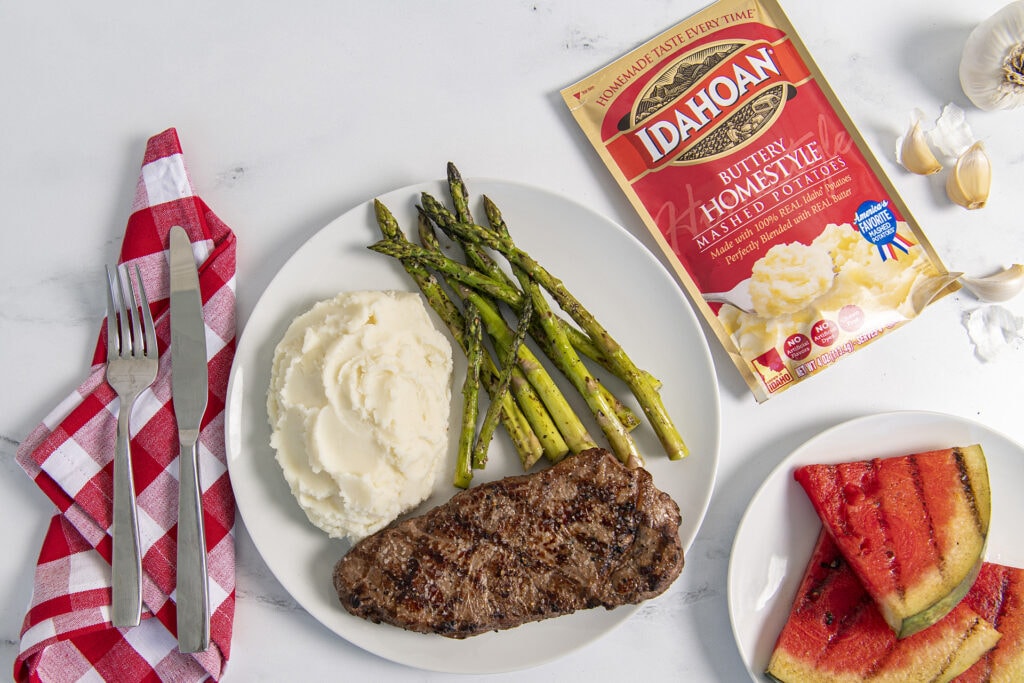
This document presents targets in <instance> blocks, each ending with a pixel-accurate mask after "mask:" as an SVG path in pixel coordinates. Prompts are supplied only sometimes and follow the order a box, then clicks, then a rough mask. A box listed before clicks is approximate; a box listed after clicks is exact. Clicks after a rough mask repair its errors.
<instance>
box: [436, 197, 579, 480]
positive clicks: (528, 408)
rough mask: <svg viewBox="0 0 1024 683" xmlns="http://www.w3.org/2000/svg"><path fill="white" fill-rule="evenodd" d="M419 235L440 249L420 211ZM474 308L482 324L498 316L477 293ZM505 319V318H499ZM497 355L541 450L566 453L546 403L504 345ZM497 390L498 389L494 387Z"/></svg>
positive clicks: (551, 454) (558, 454)
mask: <svg viewBox="0 0 1024 683" xmlns="http://www.w3.org/2000/svg"><path fill="white" fill-rule="evenodd" d="M418 231H419V236H420V241H421V242H422V243H423V246H424V248H426V249H428V250H430V251H432V252H435V253H440V251H441V245H440V244H439V243H438V241H437V236H436V235H435V234H434V232H433V230H432V229H431V227H430V223H429V221H428V220H427V218H426V216H424V215H423V214H422V213H421V214H420V215H419V227H418ZM455 285H456V287H457V288H458V287H461V285H459V284H458V283H455ZM465 292H466V289H465V288H464V287H462V289H460V295H461V296H462V297H463V300H465ZM473 304H474V307H475V308H476V310H477V311H478V312H480V313H482V314H484V313H485V314H486V315H484V321H485V325H487V326H490V324H491V319H492V318H493V316H495V315H496V316H498V317H499V318H500V317H501V316H500V314H499V313H498V312H497V311H494V310H493V306H492V305H491V303H490V301H489V300H487V299H486V298H485V297H480V296H477V297H475V299H474V301H473ZM502 322H504V319H502ZM498 351H499V358H498V361H499V362H500V363H502V364H503V365H508V366H511V367H510V371H511V373H512V376H511V387H512V395H513V397H514V400H515V401H516V402H517V404H518V405H519V408H520V410H521V411H522V413H523V416H524V417H525V418H526V420H527V422H529V423H530V426H531V429H532V430H533V433H534V434H535V435H536V436H537V439H538V440H539V441H540V443H541V446H542V448H543V451H544V454H545V455H546V456H547V457H548V459H549V460H561V459H562V458H563V457H564V456H565V454H566V453H567V452H568V451H569V447H568V446H567V445H566V443H565V439H563V438H562V435H561V434H560V433H559V431H558V427H557V426H556V424H555V422H554V421H553V419H552V416H551V415H550V414H549V413H548V410H547V408H546V407H545V401H544V400H543V399H542V398H541V397H540V396H539V395H538V393H537V391H536V390H535V389H534V387H533V386H532V385H531V384H530V383H529V382H528V381H527V379H526V377H525V376H524V375H523V371H522V370H521V369H520V368H519V367H516V363H515V361H514V360H512V361H510V360H509V359H508V358H506V357H503V356H502V351H503V349H500V348H499V349H498ZM503 374H504V371H499V376H500V375H503ZM496 390H497V389H496ZM491 400H492V401H494V400H495V396H494V394H493V393H492V395H491ZM533 464H534V461H530V462H528V463H527V462H525V461H524V466H525V467H527V468H529V467H531V466H532V465H533Z"/></svg>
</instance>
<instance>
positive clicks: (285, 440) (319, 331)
mask: <svg viewBox="0 0 1024 683" xmlns="http://www.w3.org/2000/svg"><path fill="white" fill-rule="evenodd" d="M451 376H452V349H451V344H450V343H449V342H448V340H447V338H446V337H444V336H443V335H442V334H441V333H440V332H438V331H437V329H436V328H435V327H434V325H433V324H432V322H431V320H430V317H429V316H428V314H427V311H426V309H425V307H424V305H423V302H422V300H421V299H420V296H419V295H418V294H414V293H410V292H391V291H368V292H348V293H342V294H339V295H338V296H337V297H335V298H333V299H330V300H327V301H321V302H319V303H317V304H316V305H314V306H313V308H312V309H310V310H309V311H308V312H306V313H304V314H302V315H300V316H299V317H298V318H296V319H295V320H294V321H293V322H292V323H291V325H290V326H289V328H288V330H287V332H285V335H284V337H283V338H282V339H281V341H280V343H279V344H278V346H277V349H276V350H275V353H274V361H273V368H272V372H271V380H270V389H269V392H268V395H267V413H268V417H269V421H270V426H271V429H272V435H271V439H270V445H271V446H272V447H273V448H274V449H275V451H276V457H277V462H278V463H279V464H280V466H281V469H282V471H283V473H284V477H285V479H286V480H287V482H288V485H289V487H290V488H291V492H292V495H294V496H295V498H296V500H297V501H298V503H299V505H300V506H301V507H302V509H303V510H304V511H305V513H306V516H307V517H308V518H309V520H310V521H311V522H312V523H313V524H315V525H316V526H317V527H319V528H320V529H323V530H324V531H326V532H327V533H328V534H329V535H330V536H331V537H334V538H349V539H351V540H353V541H356V540H359V539H361V538H363V537H365V536H368V535H370V534H372V533H373V532H375V531H377V530H379V529H381V528H383V527H384V526H386V525H387V524H388V523H389V522H391V521H392V520H394V519H395V518H396V517H398V515H400V514H401V513H403V512H405V511H407V510H409V509H411V508H412V507H414V506H416V505H418V504H419V503H420V502H422V501H423V500H424V499H426V498H427V497H428V496H429V495H430V493H431V491H432V489H433V486H434V482H435V480H436V477H437V473H438V471H439V469H440V465H441V463H442V462H443V461H444V460H445V456H446V454H447V451H448V425H449V412H450V408H451Z"/></svg>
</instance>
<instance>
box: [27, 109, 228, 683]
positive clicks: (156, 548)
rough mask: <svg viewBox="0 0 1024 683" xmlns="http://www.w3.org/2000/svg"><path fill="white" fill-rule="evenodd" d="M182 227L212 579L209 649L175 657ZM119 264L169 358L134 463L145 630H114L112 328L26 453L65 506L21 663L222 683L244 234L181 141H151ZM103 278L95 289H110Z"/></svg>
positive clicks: (137, 438)
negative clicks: (174, 367)
mask: <svg viewBox="0 0 1024 683" xmlns="http://www.w3.org/2000/svg"><path fill="white" fill-rule="evenodd" d="M174 225H181V226H182V227H184V228H185V230H186V232H187V233H188V235H189V237H190V238H191V240H192V248H193V251H194V252H195V255H196V261H197V263H199V264H200V265H199V284H200V288H201V289H202V298H203V313H204V314H205V317H206V344H207V357H208V364H209V377H210V395H209V404H208V408H207V411H206V417H205V418H204V420H203V426H202V431H201V433H200V438H199V443H200V450H199V452H200V465H199V467H200V477H201V483H202V488H203V504H204V506H205V523H206V544H207V551H208V553H209V555H208V567H209V571H210V609H211V614H212V620H211V625H210V628H211V641H212V644H211V646H210V649H208V650H207V651H206V652H201V653H197V654H194V655H193V654H182V653H180V652H178V649H177V647H178V646H177V639H176V635H175V634H176V630H177V624H176V620H177V618H176V613H175V604H174V597H175V594H174V588H175V557H176V548H175V538H176V525H177V513H178V436H177V426H176V423H175V419H174V413H173V410H172V403H171V354H170V348H169V344H170V337H171V332H170V313H169V311H170V303H169V299H168V284H169V283H168V279H169V275H168V262H169V261H168V251H167V248H168V247H167V245H168V233H169V231H170V229H171V226H174ZM119 263H122V264H126V265H127V266H129V267H131V268H132V269H133V270H134V267H135V264H138V266H139V268H140V269H141V271H142V277H143V279H144V281H145V287H146V292H147V294H148V295H149V296H150V302H151V307H152V311H153V318H154V320H155V322H156V334H157V343H158V346H159V349H160V369H159V373H158V375H157V379H156V382H155V383H154V384H153V386H152V387H151V388H150V389H148V390H146V391H145V392H144V393H143V394H142V396H141V397H140V398H139V400H138V402H137V403H136V405H135V410H134V412H133V414H132V420H131V429H132V434H131V444H132V464H133V466H134V473H135V486H136V491H137V493H138V508H139V528H140V533H141V537H142V553H143V559H142V569H143V587H142V598H143V603H144V604H143V615H142V623H141V624H140V625H139V626H137V627H135V628H130V629H117V628H114V627H113V626H112V625H111V623H110V602H111V589H110V583H111V579H110V558H111V537H110V527H111V514H112V508H113V505H112V500H113V499H112V493H111V492H112V472H113V465H112V461H113V457H114V442H115V435H116V431H117V411H118V403H119V401H118V399H117V396H116V394H115V393H114V391H113V390H112V389H111V388H110V386H109V385H108V384H107V383H106V380H105V378H104V375H105V360H106V332H105V327H104V326H103V325H102V324H100V328H101V332H100V338H99V342H98V343H97V346H96V353H95V355H94V357H93V365H92V369H91V371H90V372H89V376H88V378H87V379H86V380H85V382H84V383H83V384H82V385H81V386H80V387H79V388H78V390H77V391H75V392H74V393H73V394H71V396H69V397H68V398H67V399H66V400H65V401H64V402H62V403H61V404H60V405H59V406H57V408H56V409H55V410H54V411H53V412H52V413H50V415H49V416H48V417H47V418H45V419H44V420H43V424H41V425H40V426H39V427H37V428H36V429H35V431H33V432H32V433H31V434H30V435H29V436H28V438H27V439H26V440H25V441H24V443H22V444H21V447H20V448H19V449H18V462H19V463H20V464H21V466H22V467H23V468H24V469H25V471H26V472H27V473H28V475H29V476H30V477H31V478H32V479H33V480H34V481H35V482H36V484H38V485H39V487H40V488H41V489H42V490H43V491H44V492H45V493H46V495H47V496H49V497H50V498H51V499H52V500H53V502H54V503H55V504H56V505H57V508H58V510H59V514H57V515H56V516H54V518H53V520H52V521H51V522H50V526H49V529H48V530H47V533H46V538H45V539H44V540H43V546H42V551H41V552H40V555H39V562H38V565H37V567H36V574H35V586H34V590H33V595H32V602H31V605H30V607H29V610H28V613H27V614H26V616H25V622H24V625H23V626H22V634H21V650H20V653H19V655H18V658H17V660H16V661H15V663H14V677H15V679H16V680H19V681H26V680H27V681H79V680H98V679H104V680H109V681H118V682H130V681H154V680H173V681H201V680H208V679H213V680H218V679H220V677H221V675H222V673H223V671H224V666H225V664H226V662H227V660H228V656H229V654H230V650H231V628H232V622H233V618H234V612H235V551H234V523H235V501H234V496H233V494H232V492H231V483H230V481H229V479H228V473H227V467H226V460H225V449H224V401H225V397H226V394H227V385H228V373H229V371H230V369H231V360H232V358H233V356H234V352H235V291H234V288H235V236H234V234H233V233H232V232H231V230H230V229H229V228H228V227H227V226H226V225H225V224H224V223H222V222H221V221H220V219H218V218H217V217H216V216H215V215H214V214H213V212H212V211H210V209H209V208H208V207H207V206H206V204H205V203H204V202H203V201H202V200H201V199H200V198H199V197H197V196H196V195H195V193H194V192H193V189H192V184H191V181H190V180H189V177H188V174H187V172H186V170H185V163H184V161H183V157H182V153H181V146H180V143H179V142H178V135H177V132H176V131H175V130H174V129H173V128H172V129H169V130H166V131H164V132H163V133H160V134H159V135H157V136H155V137H153V138H151V139H150V140H149V142H148V144H147V146H146V154H145V158H144V159H143V165H142V172H141V174H140V176H139V183H138V186H137V188H136V192H135V201H134V203H133V205H132V215H131V217H130V218H129V220H128V227H127V229H126V231H125V236H124V242H123V243H122V246H121V255H120V258H119ZM105 286H106V285H105V280H104V276H103V273H102V272H98V273H97V274H96V289H97V290H102V288H104V287H105Z"/></svg>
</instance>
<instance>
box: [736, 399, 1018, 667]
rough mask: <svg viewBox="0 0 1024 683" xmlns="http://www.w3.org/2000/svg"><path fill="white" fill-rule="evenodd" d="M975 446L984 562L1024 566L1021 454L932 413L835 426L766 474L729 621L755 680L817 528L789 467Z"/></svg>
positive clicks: (747, 529) (745, 534) (751, 509)
mask: <svg viewBox="0 0 1024 683" xmlns="http://www.w3.org/2000/svg"><path fill="white" fill-rule="evenodd" d="M974 443H979V444H981V445H982V448H984V450H985V457H986V461H987V462H988V472H989V481H990V482H991V486H992V520H991V523H990V525H989V537H988V539H989V540H988V551H987V554H986V559H987V560H989V561H990V562H998V563H1000V564H1007V565H1010V566H1015V567H1024V545H1022V544H1021V543H1020V530H1019V529H1014V526H1015V525H1018V526H1019V523H1020V520H1022V519H1024V497H1022V496H1021V495H1020V491H1021V487H1024V448H1021V446H1019V445H1017V444H1016V443H1014V442H1013V441H1011V440H1010V439H1008V438H1006V437H1005V436H1002V435H1001V434H998V433H996V432H994V431H992V430H991V429H989V428H987V427H985V426H983V425H980V424H977V423H975V422H972V421H970V420H966V419H964V418H960V417H953V416H950V415H942V414H939V413H929V412H909V411H908V412H895V413H883V414H880V415H873V416H869V417H864V418H859V419H856V420H851V421H849V422H845V423H843V424H841V425H838V426H836V427H833V428H831V429H829V430H827V431H825V432H823V433H821V434H820V435H818V436H816V437H814V438H813V439H811V440H809V441H808V442H807V443H805V444H804V445H802V446H801V447H800V448H798V449H796V450H795V451H793V453H792V454H790V455H789V456H788V457H787V458H786V459H785V460H783V461H782V462H781V463H780V464H779V465H778V466H777V467H776V468H775V469H774V470H773V471H772V473H771V474H770V475H769V476H768V479H767V480H765V482H764V484H762V485H761V488H760V489H759V490H758V492H757V493H756V494H755V495H754V498H753V499H752V500H751V501H750V505H749V506H748V507H747V511H746V512H745V513H744V515H743V519H742V520H741V521H740V526H739V530H738V531H737V533H736V538H735V539H734V541H733V548H732V556H731V557H730V560H729V578H728V586H729V587H728V591H729V618H730V620H731V621H732V629H733V633H734V635H735V637H736V642H737V644H738V646H739V650H740V655H741V656H742V657H743V661H744V662H746V665H747V669H748V670H749V672H750V676H751V678H752V679H753V680H754V681H758V682H763V681H766V680H768V678H767V677H766V676H765V675H764V673H763V672H764V670H765V668H766V667H767V665H768V659H769V658H770V657H771V653H772V648H773V647H774V646H775V640H776V638H777V637H778V634H779V632H780V631H781V630H782V626H783V625H784V624H785V622H786V618H787V616H788V615H789V611H790V609H791V607H792V603H793V597H794V595H795V593H796V589H797V586H799V584H800V579H801V578H802V576H803V573H804V568H805V567H806V566H807V560H808V558H809V557H810V554H811V550H812V548H813V547H814V541H815V540H816V539H817V536H818V531H819V530H820V528H821V522H820V521H819V520H818V516H817V513H815V511H814V508H813V507H811V503H810V501H809V500H807V496H806V494H805V493H804V491H803V489H802V488H801V487H800V485H799V484H798V483H797V482H796V481H795V480H794V479H793V470H794V469H795V468H797V467H799V466H800V465H807V464H812V463H822V464H832V463H838V462H844V461H855V460H864V459H867V458H874V457H887V456H896V455H906V454H908V453H915V452H923V451H927V450H931V449H939V448H948V447H950V446H967V445H970V444H974Z"/></svg>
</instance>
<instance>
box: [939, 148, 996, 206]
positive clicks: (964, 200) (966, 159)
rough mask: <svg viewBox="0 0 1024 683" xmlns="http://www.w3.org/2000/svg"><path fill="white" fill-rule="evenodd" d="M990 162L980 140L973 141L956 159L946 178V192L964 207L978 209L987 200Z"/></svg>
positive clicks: (990, 173) (990, 179)
mask: <svg viewBox="0 0 1024 683" xmlns="http://www.w3.org/2000/svg"><path fill="white" fill-rule="evenodd" d="M991 185H992V163H991V162H990V161H989V159H988V155H987V154H986V153H985V147H984V145H982V144H981V142H980V141H979V142H975V143H974V144H973V145H971V146H970V148H968V149H967V150H966V151H965V152H964V153H963V154H961V155H960V157H959V158H957V160H956V165H955V166H954V167H953V170H952V171H951V172H950V174H949V177H947V178H946V194H947V195H949V198H950V199H951V200H953V201H954V202H955V203H957V204H959V205H960V206H962V207H964V208H966V209H980V208H982V207H983V206H985V202H987V201H988V191H989V188H990V187H991Z"/></svg>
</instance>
